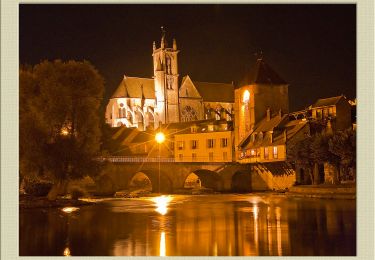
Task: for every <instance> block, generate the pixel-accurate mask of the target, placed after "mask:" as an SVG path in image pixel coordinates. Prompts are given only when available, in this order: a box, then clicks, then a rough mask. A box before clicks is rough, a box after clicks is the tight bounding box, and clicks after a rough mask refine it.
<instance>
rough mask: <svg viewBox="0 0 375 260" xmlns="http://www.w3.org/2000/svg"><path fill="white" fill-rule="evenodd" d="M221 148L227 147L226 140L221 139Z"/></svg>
mask: <svg viewBox="0 0 375 260" xmlns="http://www.w3.org/2000/svg"><path fill="white" fill-rule="evenodd" d="M221 147H228V138H221Z"/></svg>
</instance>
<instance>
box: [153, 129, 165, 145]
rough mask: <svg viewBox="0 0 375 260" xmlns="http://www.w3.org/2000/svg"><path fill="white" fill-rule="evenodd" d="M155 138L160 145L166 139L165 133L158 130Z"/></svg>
mask: <svg viewBox="0 0 375 260" xmlns="http://www.w3.org/2000/svg"><path fill="white" fill-rule="evenodd" d="M155 140H156V142H157V143H158V144H159V145H160V144H162V143H163V142H164V141H165V135H164V134H163V133H162V132H158V133H157V134H156V135H155Z"/></svg>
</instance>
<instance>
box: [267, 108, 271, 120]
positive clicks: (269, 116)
mask: <svg viewBox="0 0 375 260" xmlns="http://www.w3.org/2000/svg"><path fill="white" fill-rule="evenodd" d="M270 120H271V109H270V108H269V107H268V108H267V121H270Z"/></svg>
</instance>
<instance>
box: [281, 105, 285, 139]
mask: <svg viewBox="0 0 375 260" xmlns="http://www.w3.org/2000/svg"><path fill="white" fill-rule="evenodd" d="M280 111H281V110H280ZM283 136H284V142H285V143H286V129H285V130H284V132H283Z"/></svg>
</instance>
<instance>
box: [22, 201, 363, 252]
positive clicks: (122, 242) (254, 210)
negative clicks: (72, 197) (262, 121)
mask: <svg viewBox="0 0 375 260" xmlns="http://www.w3.org/2000/svg"><path fill="white" fill-rule="evenodd" d="M19 235H20V245H19V248H20V255H21V256H26V255H50V256H55V255H72V256H89V255H90V256H92V255H97V256H104V255H105V256H106V255H121V256H148V255H149V256H216V255H218V256H230V255H233V256H247V255H276V256H277V255H299V256H306V255H355V254H356V211H355V200H324V199H305V198H303V199H302V198H290V197H287V196H284V195H271V194H241V195H235V194H231V195H199V196H184V195H173V196H166V197H159V198H141V199H107V200H100V201H98V203H97V204H96V205H90V206H83V207H80V208H65V209H62V208H60V209H30V210H21V211H20V234H19Z"/></svg>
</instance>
